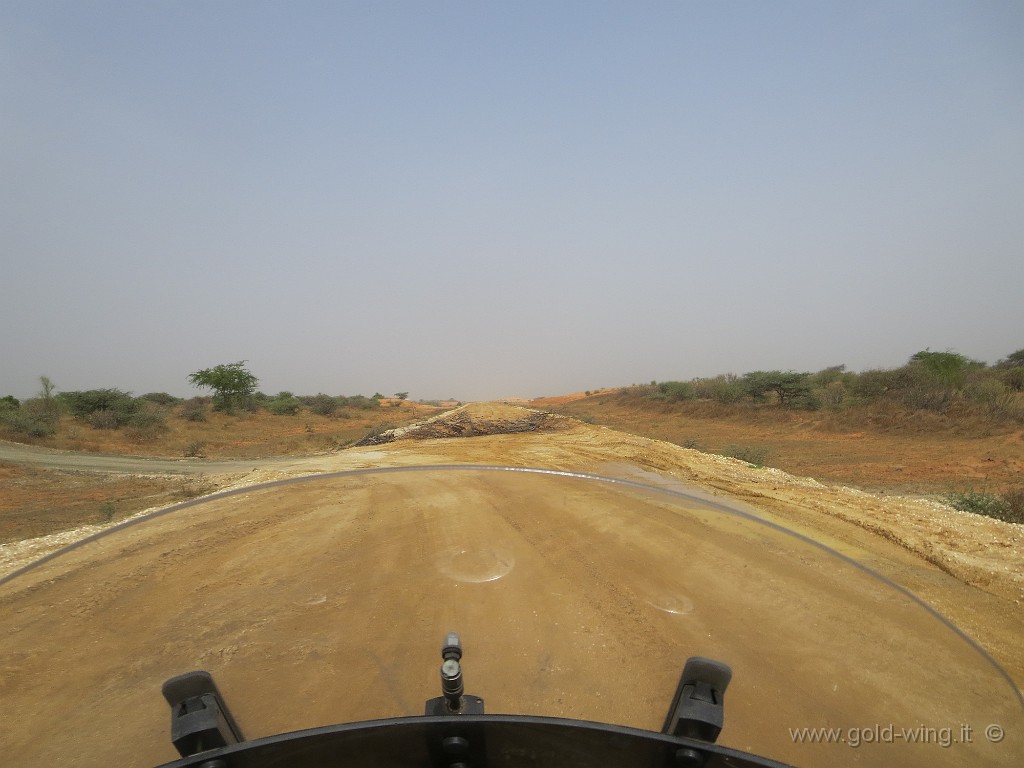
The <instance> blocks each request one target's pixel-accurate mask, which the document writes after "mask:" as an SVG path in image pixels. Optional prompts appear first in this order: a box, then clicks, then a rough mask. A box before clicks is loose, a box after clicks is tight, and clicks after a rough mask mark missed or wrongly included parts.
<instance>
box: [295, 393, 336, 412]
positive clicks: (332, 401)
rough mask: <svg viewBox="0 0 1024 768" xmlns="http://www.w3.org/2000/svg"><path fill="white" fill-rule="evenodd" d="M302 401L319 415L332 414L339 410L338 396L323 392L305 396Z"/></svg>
mask: <svg viewBox="0 0 1024 768" xmlns="http://www.w3.org/2000/svg"><path fill="white" fill-rule="evenodd" d="M302 402H303V403H305V404H306V406H308V408H309V410H311V411H312V412H313V413H315V414H317V415H318V416H332V415H333V414H334V413H335V412H336V411H337V410H338V398H336V397H331V396H330V395H325V394H323V393H322V392H320V393H318V394H316V395H313V396H312V397H304V398H302Z"/></svg>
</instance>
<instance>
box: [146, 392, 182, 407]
mask: <svg viewBox="0 0 1024 768" xmlns="http://www.w3.org/2000/svg"><path fill="white" fill-rule="evenodd" d="M136 400H141V401H143V402H147V403H153V404H154V405H165V406H166V405H177V404H178V403H180V402H181V398H180V397H175V396H174V395H169V394H167V393H166V392H147V393H146V394H144V395H139V396H138V397H137V398H136Z"/></svg>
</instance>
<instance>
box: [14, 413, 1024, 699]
mask: <svg viewBox="0 0 1024 768" xmlns="http://www.w3.org/2000/svg"><path fill="white" fill-rule="evenodd" d="M538 413H539V412H537V411H534V410H531V409H525V408H520V407H515V406H510V405H502V404H495V403H482V404H472V405H469V406H464V407H462V408H460V409H457V410H455V411H451V412H449V414H447V415H444V416H442V417H440V418H436V419H434V420H432V421H431V423H430V426H429V427H428V428H424V429H411V430H407V431H405V432H404V433H402V434H399V435H394V436H393V437H392V436H389V437H391V438H392V439H391V440H390V441H389V442H387V444H383V445H371V446H364V447H356V448H350V449H346V450H343V451H339V452H337V453H335V454H331V455H325V456H318V457H306V458H302V459H297V458H290V459H285V460H279V461H275V462H271V463H267V464H264V465H263V466H259V464H260V462H253V461H248V462H243V464H244V465H247V469H249V470H250V471H248V472H247V474H245V475H244V476H238V475H236V476H235V478H234V479H233V480H231V482H230V483H229V485H235V486H243V485H251V484H254V483H259V482H266V481H269V480H275V479H281V478H285V477H292V476H299V475H305V474H315V473H318V472H325V471H342V470H348V469H360V468H366V467H384V466H412V465H424V464H491V465H494V464H501V465H509V466H523V467H538V468H548V469H559V470H570V471H580V472H592V473H595V474H603V475H608V476H618V477H623V478H631V479H638V480H642V481H644V482H648V483H651V484H663V485H668V486H670V487H677V488H685V489H688V490H692V489H694V488H696V489H701V490H702V491H703V492H704V493H707V494H710V495H711V496H716V495H717V496H721V497H724V498H728V499H730V500H739V501H740V502H742V503H743V504H745V505H746V507H747V508H748V509H749V510H750V511H751V512H752V513H754V514H756V515H758V516H760V517H762V518H764V519H766V520H768V521H771V522H775V523H778V524H780V525H782V526H784V527H786V528H789V529H791V530H794V531H795V532H797V533H801V534H803V535H806V536H808V537H809V538H812V539H814V540H816V541H819V542H821V543H823V544H825V545H827V546H830V547H832V548H834V549H836V550H837V551H839V552H841V553H843V554H845V555H847V556H849V557H851V558H852V559H854V560H856V561H858V562H860V563H863V564H864V565H866V566H868V567H870V568H872V569H874V570H875V571H877V572H878V573H880V574H881V575H882V576H884V577H886V578H889V579H891V580H892V581H894V582H895V583H897V584H899V585H901V586H903V587H904V588H906V589H908V590H909V591H911V592H912V593H914V594H915V595H917V596H918V597H919V598H921V599H922V600H924V601H925V602H926V603H927V604H928V605H930V606H932V607H933V608H934V609H935V610H937V611H939V612H940V613H942V614H943V615H945V616H947V617H949V618H950V619H951V620H952V621H953V622H954V623H955V624H957V625H958V626H959V627H960V628H962V629H963V630H964V631H965V632H966V633H967V634H968V635H969V636H971V637H972V638H974V639H975V640H976V641H977V642H979V643H980V644H981V645H982V647H984V648H985V649H986V650H987V651H988V652H989V653H990V654H991V655H992V656H993V657H994V658H995V659H996V660H998V661H999V662H1000V664H1002V665H1003V667H1004V668H1005V669H1006V670H1007V671H1008V672H1009V674H1010V675H1011V676H1013V677H1014V679H1015V680H1016V681H1017V684H1018V686H1020V685H1021V683H1022V682H1024V652H1022V651H1021V648H1020V638H1021V637H1024V611H1022V610H1021V607H1022V606H1021V603H1022V601H1024V526H1020V525H1014V524H1010V523H1004V522H1001V521H998V520H992V519H989V518H985V517H979V516H976V515H971V514H968V513H963V512H958V511H956V510H953V509H951V508H949V507H946V506H944V505H941V504H938V503H935V502H933V501H928V500H924V499H917V498H910V497H898V496H892V495H875V494H869V493H865V492H862V491H857V490H854V489H850V488H844V487H841V486H826V485H823V484H821V483H819V482H816V481H814V480H811V479H809V478H799V477H795V476H792V475H789V474H786V473H785V472H782V471H780V470H775V469H770V468H760V469H758V468H754V467H752V466H750V465H748V464H746V463H745V462H742V461H739V460H736V459H729V458H724V457H721V456H715V455H710V454H704V453H700V452H698V451H695V450H690V449H686V448H681V447H679V446H677V445H674V444H671V443H667V442H661V441H658V440H652V439H648V438H643V437H638V436H636V435H632V434H628V433H625V432H618V431H615V430H611V429H608V428H605V427H599V426H594V425H590V424H586V423H583V422H580V421H577V420H575V419H571V418H568V417H561V416H554V415H551V414H545V415H544V416H543V418H541V417H538V415H537V414H538ZM502 425H512V427H515V428H509V429H505V428H504V427H503V426H502ZM522 425H528V426H529V429H526V428H525V427H524V428H522V429H521V428H519V427H520V426H522ZM459 435H472V436H471V437H459ZM171 463H178V462H171ZM205 466H208V464H207V465H205ZM234 466H235V467H236V468H237V467H238V464H234ZM99 529H100V527H98V526H91V527H89V528H88V529H83V530H80V531H71V532H65V533H62V534H60V535H59V536H58V537H57V538H55V539H53V540H47V541H43V540H36V539H33V540H30V541H28V542H17V543H14V544H9V545H3V546H0V575H2V574H3V573H9V572H11V571H12V570H14V569H16V568H18V567H20V565H22V564H24V563H26V562H28V561H30V560H31V559H34V558H36V557H39V556H40V555H41V554H44V553H45V552H46V551H51V550H53V549H56V548H58V547H60V546H63V545H65V544H66V543H68V542H69V541H73V540H75V539H76V538H82V537H83V536H85V535H88V534H89V533H92V532H94V531H95V530H99Z"/></svg>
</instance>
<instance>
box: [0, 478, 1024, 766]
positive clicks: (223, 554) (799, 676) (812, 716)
mask: <svg viewBox="0 0 1024 768" xmlns="http://www.w3.org/2000/svg"><path fill="white" fill-rule="evenodd" d="M453 631H454V632H458V633H459V635H460V637H461V640H462V644H463V650H464V656H463V658H462V665H463V669H464V675H465V678H464V679H465V690H466V693H467V694H471V695H474V696H479V697H482V698H483V699H484V702H485V707H486V712H487V714H488V715H491V714H494V715H530V716H539V717H557V718H572V719H580V720H587V721H595V722H600V723H610V724H614V725H621V726H628V727H631V728H639V729H646V730H650V731H659V730H661V728H662V726H663V724H664V722H665V718H666V714H667V712H668V709H669V705H670V703H671V701H672V697H673V693H674V692H675V689H676V685H677V683H678V682H679V676H680V672H681V670H682V667H683V664H684V663H685V661H686V659H687V658H688V657H690V656H704V657H708V658H712V659H717V660H720V661H722V662H725V663H726V664H728V665H729V666H730V667H731V668H732V672H733V677H732V682H731V684H730V685H729V687H728V690H727V692H726V694H725V724H724V728H723V729H722V732H721V735H720V737H719V739H718V743H719V744H720V745H723V746H726V747H729V748H732V749H736V750H741V751H744V752H749V753H753V754H757V755H762V756H766V757H769V758H772V759H775V760H779V761H782V762H786V763H791V764H794V765H825V764H827V765H846V764H849V765H875V764H882V763H885V764H890V765H904V766H913V765H921V766H926V765H927V766H936V765H962V764H972V765H1011V764H1016V760H1017V759H1018V758H1019V757H1020V755H1022V754H1024V728H1022V725H1024V708H1022V704H1021V699H1020V694H1019V692H1018V691H1017V690H1016V688H1015V687H1014V686H1013V685H1012V684H1011V682H1010V680H1009V678H1008V677H1007V676H1006V674H1005V672H1003V671H1002V670H1001V669H1000V668H999V667H998V666H997V665H996V664H995V663H994V662H993V661H992V660H991V659H990V658H989V657H988V656H987V655H985V654H984V653H982V652H981V651H980V650H979V649H978V648H977V646H975V645H974V644H973V643H972V642H971V641H969V640H968V639H967V638H966V637H965V636H964V635H962V634H961V633H959V632H958V631H957V630H955V629H954V628H953V627H952V626H951V625H950V624H948V623H947V622H946V621H945V620H944V619H942V618H941V617H940V616H938V615H937V614H936V613H934V612H933V611H931V610H929V609H927V608H926V607H924V606H923V605H922V604H921V603H920V602H918V601H916V600H915V599H913V598H912V597H911V596H910V595H908V594H906V593H905V592H903V591H901V590H899V589H898V588H896V587H895V586H893V585H892V584H891V583H889V582H886V581H885V580H883V579H881V578H880V577H878V576H876V575H874V574H873V573H872V572H870V571H868V570H867V569H865V568H863V567H860V566H858V565H856V564H854V563H853V562H851V561H849V560H847V559H845V558H844V557H842V556H840V555H838V554H836V553H835V552H833V551H831V550H828V549H826V548H824V547H822V546H820V545H817V544H814V543H813V542H810V541H808V540H806V539H803V538H801V537H799V536H797V535H795V534H792V533H790V532H788V531H785V530H783V529H780V528H778V527H776V526H773V525H770V524H767V523H764V522H762V521H759V520H758V519H756V518H754V517H752V516H751V515H749V514H746V513H743V512H740V511H738V510H733V509H730V508H729V507H728V506H727V503H725V502H721V501H713V500H712V501H708V500H702V499H701V498H698V497H697V496H690V495H688V494H685V493H680V492H677V491H668V490H664V489H656V488H653V487H649V486H644V485H640V484H638V483H632V482H626V481H613V480H608V479H604V478H595V477H591V476H583V475H577V474H571V473H559V472H550V471H542V470H523V469H512V468H502V467H486V468H485V467H416V468H407V469H387V470H369V471H357V472H349V473H339V474H334V475H321V476H316V477H312V478H304V479H301V480H290V481H285V482H283V483H279V484H269V485H265V486H256V487H251V488H246V489H241V490H238V491H233V492H229V493H224V494H218V495H215V496H213V497H207V498H206V499H204V500H200V501H199V502H190V503H186V504H182V505H179V506H178V507H175V508H172V509H170V510H165V511H163V512H161V513H157V514H155V515H151V516H149V517H147V518H141V519H138V520H136V521H132V522H131V523H130V524H126V525H122V526H120V527H118V528H115V529H112V530H111V531H109V532H107V533H105V534H103V535H101V536H98V537H95V538H93V539H90V540H87V541H86V542H84V543H82V544H80V545H78V546H75V547H72V548H70V549H69V550H65V551H63V552H61V553H58V555H57V556H54V557H51V558H49V559H46V560H45V561H42V562H40V563H37V564H35V565H34V566H31V567H29V568H28V569H25V570H23V571H22V572H20V573H18V574H15V575H13V576H12V577H9V578H7V579H5V580H4V581H3V582H0V637H2V638H3V639H2V641H0V643H2V662H0V663H2V667H3V669H2V679H0V690H2V702H3V716H2V717H0V748H2V753H3V755H4V762H5V763H6V764H8V765H18V766H53V765H61V766H77V765H82V766H94V765H126V766H127V765H131V766H149V765H157V764H161V763H165V762H170V761H173V760H175V759H177V757H178V755H177V752H176V751H175V749H174V747H173V746H172V744H171V740H170V727H169V723H170V712H169V709H168V705H167V703H166V702H165V701H164V699H163V697H162V695H161V684H162V683H163V682H164V681H165V680H166V679H168V678H170V677H174V676H176V675H180V674H182V673H185V672H188V671H191V670H196V669H203V670H208V671H209V672H210V673H212V675H213V677H214V679H215V680H216V682H217V685H218V687H219V689H220V691H221V693H222V694H223V696H224V698H225V700H226V701H227V703H228V705H229V707H230V709H231V712H232V714H233V715H234V718H235V720H236V721H237V722H238V724H239V726H240V727H241V729H242V731H243V732H244V736H245V738H246V739H250V740H251V739H258V738H262V737H267V736H271V735H274V734H279V733H284V732H290V731H297V730H301V729H309V728H318V727H322V726H327V725H330V724H334V723H350V722H359V721H368V720H376V719H381V718H393V717H405V716H421V715H423V714H424V703H425V701H426V700H427V699H431V698H434V697H436V696H439V695H440V683H439V666H440V664H441V657H440V650H441V645H442V643H443V642H444V640H445V637H446V635H447V633H449V632H453ZM556 736H557V734H555V735H550V734H549V736H548V738H555V737H556ZM537 738H540V737H539V736H537ZM281 764H288V763H287V760H286V759H284V761H283V762H282V763H281ZM389 764H390V763H389Z"/></svg>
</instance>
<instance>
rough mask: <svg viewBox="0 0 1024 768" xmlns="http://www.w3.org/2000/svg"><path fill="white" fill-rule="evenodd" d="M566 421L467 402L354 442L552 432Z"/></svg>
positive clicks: (508, 407)
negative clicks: (424, 418) (428, 417)
mask: <svg viewBox="0 0 1024 768" xmlns="http://www.w3.org/2000/svg"><path fill="white" fill-rule="evenodd" d="M570 421H571V419H569V418H568V417H565V416H558V415H556V414H553V413H548V412H546V411H537V410H533V409H531V408H520V407H517V406H511V405H503V404H500V403H470V404H469V405H464V406H462V407H461V408H456V409H455V410H452V411H446V412H445V413H442V414H440V415H438V416H434V417H433V418H430V419H427V420H426V421H422V422H419V423H418V424H411V425H409V426H405V427H397V428H395V429H388V430H385V431H383V432H371V433H370V434H369V435H367V436H366V437H364V438H363V439H362V440H360V441H359V442H357V443H355V445H356V446H366V445H383V444H385V443H391V442H394V441H395V440H438V439H444V438H449V437H480V436H483V435H510V434H515V433H517V432H556V431H558V430H560V429H564V428H566V425H567V424H568V423H569V422H570Z"/></svg>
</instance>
